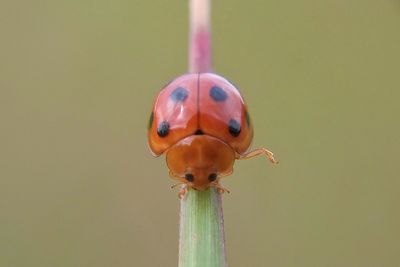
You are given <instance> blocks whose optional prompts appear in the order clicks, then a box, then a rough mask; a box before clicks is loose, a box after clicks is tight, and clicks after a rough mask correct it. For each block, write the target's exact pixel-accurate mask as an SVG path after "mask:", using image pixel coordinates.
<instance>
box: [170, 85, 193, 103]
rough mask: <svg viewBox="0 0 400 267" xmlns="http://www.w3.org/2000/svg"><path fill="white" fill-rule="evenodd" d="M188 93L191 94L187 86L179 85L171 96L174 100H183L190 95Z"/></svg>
mask: <svg viewBox="0 0 400 267" xmlns="http://www.w3.org/2000/svg"><path fill="white" fill-rule="evenodd" d="M188 94H189V92H188V91H187V90H186V89H185V88H183V87H178V88H176V89H175V90H174V91H172V93H171V95H170V96H169V97H170V98H171V99H172V101H174V102H183V101H185V100H186V98H187V97H188Z"/></svg>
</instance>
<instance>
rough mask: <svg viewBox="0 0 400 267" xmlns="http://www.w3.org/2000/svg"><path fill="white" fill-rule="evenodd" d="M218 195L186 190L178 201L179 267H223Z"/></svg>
mask: <svg viewBox="0 0 400 267" xmlns="http://www.w3.org/2000/svg"><path fill="white" fill-rule="evenodd" d="M225 266H227V262H226V256H225V238H224V219H223V212H222V201H221V194H220V193H219V192H218V190H216V189H215V188H211V189H208V190H206V191H199V190H193V189H189V190H188V192H187V193H186V194H185V197H184V198H183V199H182V200H181V213H180V231H179V267H225Z"/></svg>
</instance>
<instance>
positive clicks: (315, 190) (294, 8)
mask: <svg viewBox="0 0 400 267" xmlns="http://www.w3.org/2000/svg"><path fill="white" fill-rule="evenodd" d="M214 2H215V3H214V6H213V16H212V17H213V41H214V62H215V71H216V72H218V73H220V74H222V75H225V76H226V77H228V78H229V79H231V80H233V81H234V82H235V83H236V84H237V85H238V86H239V87H240V90H241V92H242V93H243V95H244V97H245V98H246V100H247V102H248V104H249V108H250V112H251V114H252V117H253V121H254V124H255V131H256V133H255V140H254V145H255V146H266V147H268V148H270V149H271V150H272V151H274V152H275V155H276V157H277V158H278V159H279V160H280V162H281V163H280V164H279V165H278V166H276V167H274V166H272V165H271V164H269V163H268V162H267V161H266V160H265V159H263V158H258V159H254V160H251V161H245V162H238V163H237V164H236V165H235V166H236V168H235V173H234V174H233V175H232V176H231V177H228V178H226V180H224V185H225V186H226V187H227V188H229V189H230V190H231V191H232V193H231V194H230V195H224V209H225V227H226V240H227V252H228V260H229V263H230V266H282V267H288V266H289V267H291V266H293V267H294V266H296V267H299V266H304V267H306V266H307V267H309V266H337V267H339V266H340V267H343V266H345V267H356V266H357V267H358V266H360V267H361V266H362V267H366V266H371V267H373V266H374V267H375V266H385V267H391V266H400V214H399V212H400V207H399V204H400V182H399V170H400V168H399V162H398V160H399V150H400V142H399V139H400V138H399V136H400V125H399V115H400V107H399V106H400V105H399V99H400V93H399V89H400V3H399V2H398V1H396V0H382V1H373V0H365V1H355V0H353V1H351V0H350V1H343V0H327V1H312V0H303V1H239V0H229V1H228V0H219V1H214ZM187 30H188V25H187V2H186V1H165V0H164V1H161V0H158V1H144V0H142V1H133V0H130V1H127V0H117V1H106V0H99V1H87V0H83V1H76V0H74V1H51V0H42V1H13V0H1V2H0V38H1V39H0V122H1V131H0V266H4V267H22V266H24V267H25V266H30V267H31V266H35V267H36V266H37V267H53V266H57V267H64V266H93V267H94V266H96V267H100V266H107V267H108V266H113V267H117V266H121V267H125V266H176V263H177V252H178V250H177V248H178V210H179V202H178V198H177V190H170V189H169V186H170V185H171V184H173V181H172V180H171V179H170V178H169V177H168V173H167V169H166V166H165V163H164V158H158V159H154V158H152V157H151V155H150V154H149V152H148V150H147V146H146V140H145V134H146V125H147V120H148V115H149V113H150V109H151V105H152V102H153V100H154V98H155V96H156V95H157V93H158V91H159V90H160V88H161V87H162V86H163V85H164V84H165V83H166V82H167V81H169V80H170V79H172V78H173V77H175V76H178V75H180V74H181V73H183V72H186V69H187V43H186V41H187Z"/></svg>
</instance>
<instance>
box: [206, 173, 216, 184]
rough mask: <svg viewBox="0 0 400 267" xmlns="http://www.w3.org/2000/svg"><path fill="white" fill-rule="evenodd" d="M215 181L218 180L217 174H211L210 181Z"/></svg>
mask: <svg viewBox="0 0 400 267" xmlns="http://www.w3.org/2000/svg"><path fill="white" fill-rule="evenodd" d="M215 180H217V174H216V173H211V174H210V175H209V176H208V181H210V182H214V181H215Z"/></svg>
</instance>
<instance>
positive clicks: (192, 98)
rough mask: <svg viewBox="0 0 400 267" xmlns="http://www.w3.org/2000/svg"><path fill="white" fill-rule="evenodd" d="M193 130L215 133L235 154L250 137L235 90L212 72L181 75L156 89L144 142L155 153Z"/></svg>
mask: <svg viewBox="0 0 400 267" xmlns="http://www.w3.org/2000/svg"><path fill="white" fill-rule="evenodd" d="M195 134H205V135H209V136H212V137H215V138H217V139H219V140H221V141H223V142H225V143H226V144H228V145H229V146H230V147H231V148H232V149H233V150H234V151H235V152H237V153H238V154H243V153H244V152H246V151H247V149H248V148H249V146H250V143H251V141H252V138H253V128H252V125H251V124H250V119H249V115H248V113H247V108H246V105H245V103H244V100H243V98H242V96H241V95H240V93H239V91H238V90H237V89H236V88H235V86H233V85H232V84H231V83H230V82H229V81H228V80H226V79H225V78H223V77H221V76H219V75H216V74H213V73H195V74H185V75H182V76H180V77H178V78H176V79H175V80H173V81H172V82H170V83H169V84H168V85H167V86H166V87H165V88H164V89H162V90H161V92H160V93H159V95H158V97H157V99H156V101H155V103H154V107H153V111H152V114H151V119H150V122H149V131H148V145H149V147H150V150H151V151H152V153H153V154H154V155H156V156H159V155H161V154H163V153H164V152H165V151H166V150H167V149H168V148H170V147H171V146H173V145H174V144H176V143H177V142H179V141H180V140H182V139H184V138H186V137H188V136H191V135H195Z"/></svg>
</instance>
